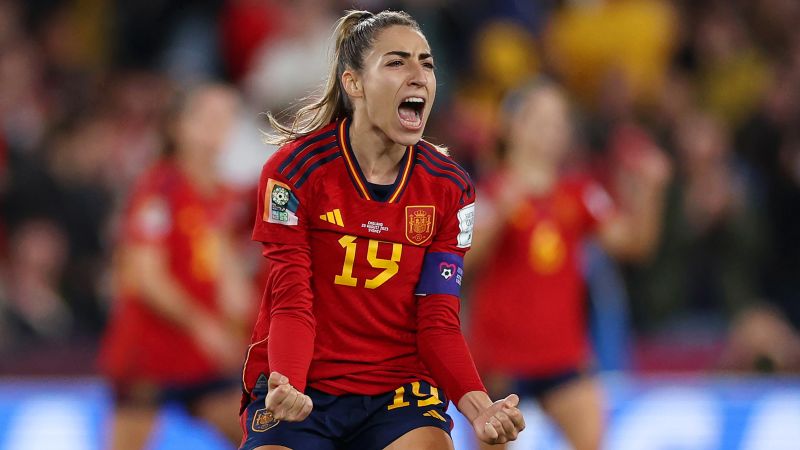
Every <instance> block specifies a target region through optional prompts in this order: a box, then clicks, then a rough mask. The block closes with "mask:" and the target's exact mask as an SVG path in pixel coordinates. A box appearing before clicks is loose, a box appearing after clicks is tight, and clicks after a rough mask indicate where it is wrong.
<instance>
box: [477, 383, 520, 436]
mask: <svg viewBox="0 0 800 450" xmlns="http://www.w3.org/2000/svg"><path fill="white" fill-rule="evenodd" d="M518 405H519V397H518V396H517V395H516V394H511V395H509V396H508V397H506V398H504V399H503V400H498V401H496V402H494V403H492V404H491V406H489V407H488V408H486V409H484V410H483V411H481V413H480V414H479V415H478V417H476V418H475V419H474V420H473V421H472V428H474V429H475V434H476V435H477V436H478V439H480V440H481V441H483V442H485V443H487V444H505V443H506V442H509V441H513V440H515V439H516V438H517V435H519V433H520V431H522V430H524V429H525V419H524V418H523V417H522V412H520V410H519V408H518V407H517V406H518Z"/></svg>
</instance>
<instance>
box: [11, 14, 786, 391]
mask: <svg viewBox="0 0 800 450" xmlns="http://www.w3.org/2000/svg"><path fill="white" fill-rule="evenodd" d="M352 6H353V4H352V2H344V1H329V2H324V1H315V0H297V1H288V0H287V1H277V0H228V1H224V0H202V1H201V0H192V1H189V0H159V1H155V0H153V1H145V2H128V1H114V0H75V1H58V0H24V1H21V0H17V1H15V0H2V1H0V208H1V209H0V211H2V212H0V374H5V375H12V374H13V375H75V374H80V375H91V374H94V373H95V371H96V366H95V358H96V352H95V351H96V348H97V345H98V340H99V336H100V334H101V332H102V330H103V327H104V324H105V322H106V318H107V317H108V314H109V310H110V308H111V286H112V285H113V282H112V280H111V272H110V270H109V268H110V265H111V262H112V257H113V250H114V241H115V237H114V236H115V232H116V230H117V225H118V219H119V215H120V208H121V206H122V204H123V202H124V200H125V199H126V195H127V194H128V193H129V189H130V187H131V183H132V182H133V180H134V179H135V177H136V176H137V175H138V174H139V173H141V172H142V171H143V170H144V169H145V168H146V167H147V166H148V164H149V163H150V162H152V161H153V160H154V158H156V157H157V156H158V155H159V153H160V151H161V149H162V146H163V144H164V143H163V142H162V141H163V138H162V130H161V128H162V127H163V119H164V117H165V116H166V114H167V113H168V111H169V108H170V106H171V105H172V103H173V101H174V96H175V95H176V92H178V91H180V90H181V89H185V88H186V87H187V86H192V85H196V84H197V83H202V82H204V81H214V80H222V81H225V82H227V83H230V84H232V85H234V86H236V87H237V88H238V89H239V90H240V91H241V94H242V98H243V100H244V102H245V104H246V108H245V110H244V112H243V113H242V115H241V117H240V119H239V124H238V125H237V127H236V132H235V133H234V136H232V138H231V142H230V144H229V150H228V152H227V153H226V154H225V159H224V161H223V162H222V165H221V169H222V170H224V173H225V174H226V177H227V178H228V179H229V180H230V181H231V183H232V185H233V186H234V187H236V188H237V189H238V190H239V191H240V192H241V199H242V206H241V210H242V252H243V254H242V257H243V258H246V259H247V261H250V268H251V269H252V271H253V273H254V274H255V273H256V272H257V268H258V265H259V263H258V258H259V255H258V252H257V251H255V250H254V249H253V248H252V245H250V244H248V242H247V240H248V235H249V227H250V225H251V216H252V213H251V211H250V210H249V209H248V208H249V207H250V203H251V202H252V201H253V199H254V194H253V188H254V186H255V182H256V177H257V176H258V171H259V169H260V165H261V163H262V162H263V161H264V160H265V159H266V157H267V156H268V155H269V153H270V152H271V151H272V149H271V148H270V147H268V146H267V145H265V144H263V143H262V141H261V138H262V137H261V135H260V134H259V132H258V128H259V127H260V128H264V127H265V126H266V121H265V120H264V117H263V116H261V115H259V113H261V112H263V111H266V110H272V111H280V110H283V109H284V108H286V107H287V106H288V105H289V104H290V103H291V102H293V101H294V100H296V99H298V98H300V97H303V96H304V95H306V94H308V93H309V92H310V90H312V89H313V88H314V87H315V86H316V85H317V83H318V82H319V80H321V79H322V78H323V77H324V75H325V73H324V72H325V69H326V55H327V50H328V48H327V45H328V39H329V36H330V29H331V26H332V24H333V22H334V20H335V19H336V18H337V17H338V16H339V14H340V13H341V11H342V10H343V9H346V8H348V7H352ZM357 6H359V7H362V8H367V9H371V10H379V9H384V8H397V9H405V10H407V11H409V12H410V13H411V14H412V15H413V16H415V17H416V18H417V19H418V20H419V21H420V23H421V25H422V26H423V28H424V29H425V31H426V34H427V36H428V37H429V38H430V39H431V45H432V48H433V51H434V54H435V57H436V59H437V66H438V69H437V70H438V73H437V76H438V79H439V93H438V94H439V95H438V98H437V102H436V107H435V111H434V113H433V116H432V119H431V122H430V123H429V127H428V130H427V131H426V135H428V136H429V137H430V139H431V140H432V141H434V142H437V143H443V144H446V145H448V146H449V147H450V149H451V151H452V152H453V155H454V157H455V158H456V159H457V160H458V161H460V162H461V163H463V165H465V166H466V167H468V168H469V170H470V172H471V174H472V175H473V177H474V178H475V179H476V180H477V181H478V182H480V180H481V179H484V178H485V177H486V176H487V175H488V174H491V173H492V171H493V170H495V168H496V165H497V155H498V149H499V147H498V136H499V135H500V134H501V125H500V124H501V123H502V120H501V118H502V113H503V105H502V99H503V98H504V96H505V95H506V94H507V93H508V92H509V90H511V89H513V88H514V87H517V86H518V85H520V83H524V82H527V81H529V80H531V79H534V78H535V77H536V76H539V75H542V74H546V75H547V76H548V77H550V78H552V79H555V80H558V81H559V82H561V83H563V85H564V86H565V87H566V89H567V91H568V92H569V94H570V95H571V97H572V101H573V106H574V112H575V119H576V121H577V124H578V130H579V132H578V142H579V144H580V145H579V146H578V147H579V151H577V152H575V154H574V159H575V161H574V164H579V165H583V166H585V167H590V168H591V169H592V170H593V171H596V172H595V173H597V174H598V176H599V177H601V178H603V177H605V178H607V179H609V180H614V181H613V182H614V183H617V182H620V181H621V182H624V176H623V177H622V180H620V177H619V176H617V175H618V173H617V168H618V167H620V166H624V164H625V161H626V159H627V158H635V156H636V153H637V151H639V149H641V147H642V146H652V145H656V146H658V147H660V148H661V149H663V150H664V151H665V152H666V153H667V154H668V155H669V157H670V159H671V161H672V164H673V173H674V176H673V181H672V183H671V185H670V188H669V195H668V204H667V210H666V213H665V215H664V218H663V235H662V239H661V244H660V249H659V251H658V252H657V253H656V255H654V256H653V257H652V258H651V259H650V260H649V261H647V262H646V263H645V264H643V265H639V266H637V267H619V266H616V265H615V264H614V263H612V262H610V260H608V259H607V258H599V259H597V261H600V263H599V264H600V270H592V271H590V273H592V274H594V275H593V276H592V277H590V278H589V283H590V291H591V292H593V293H595V296H594V298H593V299H592V303H593V304H594V305H595V306H596V308H595V310H596V312H597V314H594V316H593V317H594V319H593V321H592V323H593V327H594V329H595V331H596V333H595V334H596V335H597V336H598V339H599V340H600V341H601V342H598V352H599V353H600V356H601V358H600V367H601V368H602V369H628V370H633V371H643V372H647V371H663V370H668V371H687V370H688V371H717V370H727V371H747V372H750V371H757V372H761V373H797V371H798V370H800V338H798V335H797V332H796V330H797V327H798V326H800V128H798V124H800V30H798V28H797V27H796V25H797V24H798V23H800V3H798V2H797V1H795V0H719V1H712V0H708V1H691V0H672V1H656V0H606V1H602V0H594V1H591V0H586V1H566V0H564V1H555V0H552V1H546V0H542V1H530V2H522V1H514V0H497V1H491V2H489V1H465V0H461V1H455V0H452V1H450V0H428V1H425V0H408V1H396V2H391V1H380V0H374V1H362V2H358V3H357ZM612 184H613V183H612ZM255 278H256V277H255V276H254V279H255ZM254 283H255V281H254ZM592 286H601V287H602V286H605V287H606V289H592V288H591V287H592ZM608 286H611V288H608ZM597 292H599V294H597ZM253 301H254V302H256V301H257V299H253Z"/></svg>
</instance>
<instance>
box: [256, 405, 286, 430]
mask: <svg viewBox="0 0 800 450" xmlns="http://www.w3.org/2000/svg"><path fill="white" fill-rule="evenodd" d="M280 422H281V421H280V420H275V418H273V417H272V413H271V412H268V411H267V409H266V408H261V409H259V410H256V413H255V414H254V415H253V423H252V425H251V426H250V428H252V429H253V431H255V432H257V433H263V432H265V431H267V430H269V429H270V428H272V427H274V426H275V425H277V424H279V423H280Z"/></svg>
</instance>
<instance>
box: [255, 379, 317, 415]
mask: <svg viewBox="0 0 800 450" xmlns="http://www.w3.org/2000/svg"><path fill="white" fill-rule="evenodd" d="M268 386H269V392H267V398H266V399H265V400H264V406H265V407H266V408H267V411H268V412H270V413H271V414H272V417H273V418H274V419H276V420H285V421H287V422H300V421H302V420H304V419H305V418H306V417H308V415H309V414H311V410H312V409H313V408H314V404H313V403H312V401H311V397H309V396H307V395H305V394H303V393H302V392H300V391H298V390H297V389H295V388H294V387H293V386H292V385H291V384H289V379H288V378H286V377H285V376H283V375H281V374H280V373H278V372H272V373H271V374H269V383H268Z"/></svg>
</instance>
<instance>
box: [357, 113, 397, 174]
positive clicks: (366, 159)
mask: <svg viewBox="0 0 800 450" xmlns="http://www.w3.org/2000/svg"><path fill="white" fill-rule="evenodd" d="M350 146H351V148H352V150H353V153H354V154H355V156H356V160H357V161H358V166H359V167H360V168H361V172H362V173H363V174H364V177H366V179H367V181H369V182H370V183H375V184H392V183H394V180H395V179H396V178H397V173H398V171H399V170H400V161H401V160H402V159H403V155H404V154H405V151H406V147H405V146H404V145H401V144H398V143H396V142H393V141H392V140H390V139H389V137H388V136H386V134H384V133H383V131H381V130H380V129H379V128H378V127H376V126H375V125H373V124H372V123H370V122H369V121H368V120H366V119H365V118H360V117H359V116H358V115H357V114H354V117H353V121H352V122H351V124H350Z"/></svg>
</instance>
